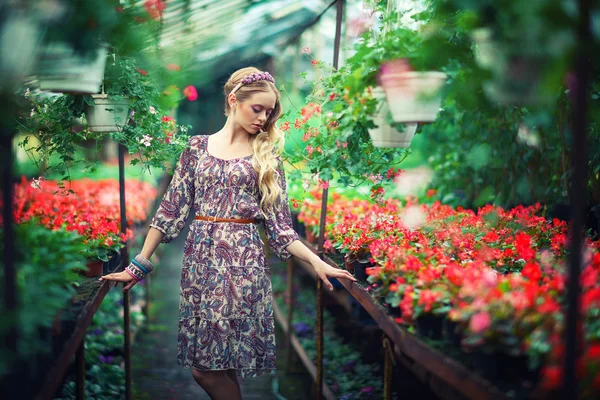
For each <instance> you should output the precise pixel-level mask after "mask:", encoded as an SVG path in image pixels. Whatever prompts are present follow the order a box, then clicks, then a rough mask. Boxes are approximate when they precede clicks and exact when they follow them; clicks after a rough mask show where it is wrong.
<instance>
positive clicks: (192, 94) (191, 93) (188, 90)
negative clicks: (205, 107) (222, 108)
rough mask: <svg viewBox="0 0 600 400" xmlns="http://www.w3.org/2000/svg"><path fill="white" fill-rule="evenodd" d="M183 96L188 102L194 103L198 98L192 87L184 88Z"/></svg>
mask: <svg viewBox="0 0 600 400" xmlns="http://www.w3.org/2000/svg"><path fill="white" fill-rule="evenodd" d="M183 95H184V96H185V97H187V99H188V100H189V101H195V100H196V99H197V98H198V92H197V91H196V88H195V87H194V86H191V85H190V86H186V87H185V88H184V89H183Z"/></svg>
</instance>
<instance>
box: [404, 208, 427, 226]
mask: <svg viewBox="0 0 600 400" xmlns="http://www.w3.org/2000/svg"><path fill="white" fill-rule="evenodd" d="M426 217H427V216H426V215H425V212H424V211H423V209H422V208H421V207H420V206H411V207H408V208H405V209H404V212H402V214H401V215H400V219H401V220H402V222H403V223H404V225H405V226H406V227H407V228H408V229H417V228H420V227H421V226H423V225H424V224H425V220H426Z"/></svg>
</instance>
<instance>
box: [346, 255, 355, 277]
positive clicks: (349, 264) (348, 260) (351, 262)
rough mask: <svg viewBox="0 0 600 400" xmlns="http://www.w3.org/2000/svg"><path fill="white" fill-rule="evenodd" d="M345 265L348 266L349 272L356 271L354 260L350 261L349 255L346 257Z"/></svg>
mask: <svg viewBox="0 0 600 400" xmlns="http://www.w3.org/2000/svg"><path fill="white" fill-rule="evenodd" d="M344 265H345V266H346V269H347V270H348V272H350V273H351V274H353V273H354V262H353V261H350V259H349V258H348V255H346V256H345V257H344Z"/></svg>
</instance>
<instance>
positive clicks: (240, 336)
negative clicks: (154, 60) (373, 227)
mask: <svg viewBox="0 0 600 400" xmlns="http://www.w3.org/2000/svg"><path fill="white" fill-rule="evenodd" d="M207 141H208V136H192V137H191V138H190V141H189V146H188V148H186V149H185V150H184V151H183V153H182V154H181V157H180V158H179V161H178V162H177V165H176V168H175V172H174V175H173V178H172V181H171V183H170V185H169V187H168V189H167V192H166V193H165V195H164V197H163V199H162V201H161V204H160V206H159V208H158V210H157V212H156V214H155V216H154V218H153V219H152V222H151V224H150V226H152V227H154V228H156V229H158V230H159V231H161V232H162V233H164V235H165V236H164V238H163V240H162V242H163V243H167V242H170V241H171V240H173V239H174V238H175V237H177V236H178V235H179V233H180V232H181V231H182V229H183V228H184V226H185V221H186V219H187V216H188V214H189V212H190V211H192V212H193V213H194V214H195V215H203V216H215V217H220V218H255V219H258V220H260V223H261V224H263V225H264V229H265V233H266V238H267V242H268V245H269V247H270V249H271V250H272V251H273V252H274V253H275V254H276V255H277V256H278V257H279V258H280V259H282V260H284V261H285V260H287V259H288V258H289V257H290V256H291V254H290V253H289V252H288V251H287V250H286V247H287V246H288V245H289V244H290V243H292V242H293V241H294V240H296V239H298V235H297V234H296V232H294V230H293V229H292V220H291V215H290V209H289V206H288V198H287V193H286V181H285V175H284V172H283V169H282V165H281V160H279V161H278V162H279V165H278V173H279V179H278V181H279V184H280V186H281V188H282V189H283V192H282V196H280V198H279V201H278V202H277V204H276V206H275V207H274V210H273V212H270V213H269V214H267V215H266V216H263V215H262V213H261V212H260V209H259V202H260V193H259V189H258V174H257V172H256V171H255V170H254V168H253V167H252V156H248V157H244V158H237V159H232V160H223V159H220V158H216V157H214V156H212V155H211V154H210V153H208V151H207V149H206V148H207ZM271 300H272V291H271V276H270V271H269V268H268V265H267V260H266V257H265V253H264V250H263V242H262V239H261V235H260V233H259V229H258V225H257V224H239V223H229V222H227V223H223V222H209V221H203V220H195V219H194V220H193V222H192V223H191V226H190V230H189V234H188V236H187V238H186V241H185V250H184V256H183V266H182V271H181V288H180V300H179V306H180V316H179V335H178V356H177V363H178V364H179V365H181V366H183V367H193V368H196V369H199V370H224V369H236V371H237V374H238V375H239V376H241V377H251V376H257V375H260V374H262V373H267V372H270V371H271V370H273V369H275V326H274V320H273V309H272V306H271Z"/></svg>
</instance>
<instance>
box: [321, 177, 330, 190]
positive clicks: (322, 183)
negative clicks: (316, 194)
mask: <svg viewBox="0 0 600 400" xmlns="http://www.w3.org/2000/svg"><path fill="white" fill-rule="evenodd" d="M319 187H320V188H321V189H327V188H328V187H329V181H323V180H321V179H319Z"/></svg>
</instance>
